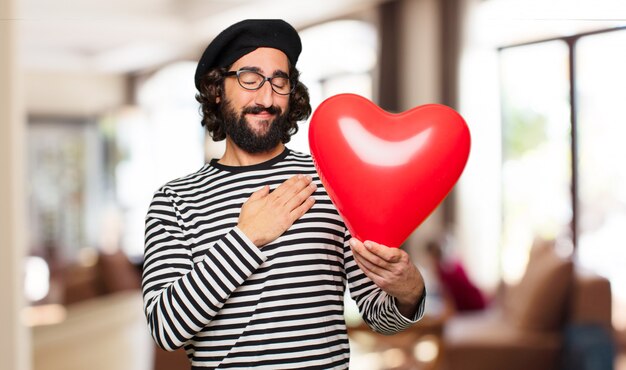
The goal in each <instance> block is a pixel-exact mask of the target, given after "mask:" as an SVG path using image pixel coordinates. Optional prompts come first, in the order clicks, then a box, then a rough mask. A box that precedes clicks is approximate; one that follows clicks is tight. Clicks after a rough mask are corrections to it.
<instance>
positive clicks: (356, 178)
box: [309, 94, 470, 248]
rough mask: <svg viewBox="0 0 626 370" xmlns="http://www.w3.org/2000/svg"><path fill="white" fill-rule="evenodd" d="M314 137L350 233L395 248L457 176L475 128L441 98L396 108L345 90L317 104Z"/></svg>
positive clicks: (317, 157)
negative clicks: (400, 109)
mask: <svg viewBox="0 0 626 370" xmlns="http://www.w3.org/2000/svg"><path fill="white" fill-rule="evenodd" d="M309 145H310V148H311V154H312V155H313V159H314V161H315V166H316V168H317V171H318V173H319V175H320V178H321V180H322V183H323V184H324V187H325V188H326V191H327V192H328V194H329V196H330V198H331V200H332V201H333V203H334V204H335V206H336V207H337V210H338V211H339V213H340V214H341V216H342V217H343V219H344V221H345V223H346V226H347V227H348V229H349V230H350V233H351V234H352V236H353V237H355V238H357V239H359V240H361V241H365V240H372V241H375V242H377V243H380V244H384V245H386V246H388V247H392V248H397V247H400V246H401V245H402V243H403V242H404V241H405V240H406V239H407V238H408V237H409V235H410V234H411V233H412V232H413V230H415V229H416V228H417V226H419V224H421V223H422V221H424V219H426V217H428V215H430V213H431V212H432V211H433V210H434V209H435V208H436V207H437V206H438V205H439V203H441V201H442V200H443V199H444V198H445V197H446V195H447V194H448V192H449V191H450V190H451V189H452V187H453V186H454V184H455V183H456V181H457V180H458V178H459V176H460V175H461V172H463V168H464V167H465V163H466V162H467V158H468V155H469V149H470V134H469V129H468V127H467V124H466V123H465V121H464V120H463V118H462V117H461V116H460V115H459V114H458V113H457V112H456V111H454V110H453V109H451V108H449V107H446V106H444V105H438V104H428V105H423V106H419V107H416V108H413V109H410V110H408V111H406V112H403V113H400V114H392V113H388V112H385V111H384V110H382V109H380V108H379V107H378V106H376V105H375V104H374V103H372V102H371V101H369V100H367V99H365V98H363V97H361V96H358V95H354V94H340V95H335V96H333V97H330V98H328V99H326V100H325V101H324V102H322V104H320V106H319V107H318V108H317V109H316V110H315V112H314V114H313V117H312V118H311V123H310V127H309Z"/></svg>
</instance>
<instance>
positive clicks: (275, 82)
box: [272, 77, 291, 95]
mask: <svg viewBox="0 0 626 370" xmlns="http://www.w3.org/2000/svg"><path fill="white" fill-rule="evenodd" d="M272 89H273V90H274V91H275V92H277V93H278V94H282V95H287V94H289V93H290V92H291V82H290V81H289V79H288V78H287V77H273V78H272Z"/></svg>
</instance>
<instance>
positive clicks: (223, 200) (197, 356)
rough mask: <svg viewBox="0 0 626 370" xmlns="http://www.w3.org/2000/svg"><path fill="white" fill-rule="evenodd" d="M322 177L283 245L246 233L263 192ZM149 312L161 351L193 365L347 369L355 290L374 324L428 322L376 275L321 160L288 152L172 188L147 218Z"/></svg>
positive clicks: (215, 168) (390, 327)
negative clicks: (251, 203) (242, 220)
mask: <svg viewBox="0 0 626 370" xmlns="http://www.w3.org/2000/svg"><path fill="white" fill-rule="evenodd" d="M296 174H306V175H311V176H312V177H313V181H314V183H315V184H316V185H317V186H318V188H317V190H316V191H315V193H314V195H313V196H314V197H315V200H316V202H315V204H314V206H313V208H311V209H310V210H309V211H308V212H307V213H306V214H305V215H304V216H303V217H302V218H300V219H299V220H298V221H296V222H295V223H294V224H293V225H292V226H291V228H289V230H287V231H286V232H285V233H284V234H283V235H282V236H280V237H279V238H278V239H276V240H275V241H273V242H271V243H269V244H267V245H265V246H263V247H262V248H258V247H256V246H255V245H254V244H253V243H252V242H251V241H250V240H249V239H248V238H247V237H246V236H245V235H244V234H243V233H242V232H241V231H240V230H239V228H237V226H236V225H237V220H238V217H239V212H240V209H241V206H242V204H243V203H244V202H245V201H246V200H247V199H248V198H249V197H250V195H251V194H252V193H253V192H254V191H256V190H258V189H260V188H261V187H262V186H263V185H269V186H270V189H275V188H276V187H277V186H278V185H280V184H281V183H283V182H284V181H285V180H287V179H288V178H290V177H291V176H293V175H296ZM145 237H146V244H145V260H144V272H143V282H142V285H143V296H144V310H145V313H146V316H147V320H148V325H149V328H150V331H151V333H152V336H153V337H154V340H155V341H156V343H157V344H158V345H159V346H160V347H162V348H164V349H167V350H173V349H176V348H179V347H181V346H184V348H185V351H186V352H187V355H188V356H189V358H190V360H191V363H192V367H193V368H224V369H233V368H267V369H287V368H288V369H296V368H297V369H304V368H319V369H328V368H340V369H342V368H347V367H348V363H349V355H350V353H349V347H348V336H347V333H346V324H345V321H344V317H343V306H344V290H345V288H346V283H347V284H348V286H349V288H350V294H351V296H352V298H353V299H354V300H355V301H356V302H357V305H358V307H359V310H360V312H361V314H362V316H363V319H364V320H365V322H366V323H367V324H368V325H370V326H371V327H372V328H373V329H374V330H375V331H378V332H381V333H385V334H393V333H396V332H398V331H400V330H403V329H405V328H407V327H408V326H410V325H411V324H412V323H414V322H415V321H417V320H418V319H419V318H420V317H421V316H422V314H423V309H424V299H422V302H421V304H420V307H419V309H418V312H417V313H416V315H415V317H413V318H410V319H407V318H405V317H403V316H402V315H401V314H400V313H399V312H398V309H397V308H396V304H395V299H394V298H393V297H391V296H388V295H387V294H386V293H384V292H383V291H381V290H380V289H379V288H378V287H377V286H376V285H374V283H372V281H371V280H370V279H369V278H367V277H366V276H365V275H364V274H363V273H362V272H361V270H360V269H359V268H358V266H357V265H356V263H355V262H354V260H353V257H352V252H351V250H350V247H349V245H348V241H349V240H350V235H349V232H348V231H347V229H346V227H345V225H344V223H343V221H342V219H341V217H340V216H339V214H338V213H337V211H336V209H335V207H334V206H333V204H332V202H331V201H330V199H329V197H328V195H327V194H326V191H325V190H324V188H323V186H322V184H321V182H320V180H319V177H318V175H317V173H316V171H315V167H314V165H313V161H312V159H311V157H310V156H308V155H304V154H301V153H297V152H294V151H291V150H289V149H286V150H285V151H284V152H283V153H282V154H280V155H279V156H277V157H275V158H273V159H271V160H269V161H267V162H264V163H260V164H257V165H253V166H243V167H230V166H224V165H221V164H219V163H217V160H213V161H212V162H211V163H208V164H206V165H204V166H203V167H202V168H201V169H200V170H199V171H197V172H195V173H193V174H191V175H189V176H186V177H183V178H180V179H177V180H174V181H172V182H169V183H168V184H166V185H164V186H163V187H161V188H160V189H159V190H158V191H157V192H156V193H155V195H154V198H153V200H152V203H151V205H150V209H149V210H148V214H147V216H146V234H145Z"/></svg>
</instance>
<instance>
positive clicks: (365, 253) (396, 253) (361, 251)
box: [350, 238, 404, 270]
mask: <svg viewBox="0 0 626 370" xmlns="http://www.w3.org/2000/svg"><path fill="white" fill-rule="evenodd" d="M350 245H351V246H352V249H353V251H354V252H356V253H357V254H358V255H359V256H360V257H361V258H362V259H365V260H367V261H368V262H369V263H371V264H372V265H375V266H378V267H380V268H383V269H385V270H392V269H393V266H394V265H395V264H397V263H398V262H400V261H401V260H402V257H403V255H402V254H403V253H404V251H402V250H401V249H396V248H388V247H386V246H384V245H382V244H378V243H374V242H372V241H366V242H365V243H361V242H360V241H359V240H357V239H355V238H352V239H351V240H350Z"/></svg>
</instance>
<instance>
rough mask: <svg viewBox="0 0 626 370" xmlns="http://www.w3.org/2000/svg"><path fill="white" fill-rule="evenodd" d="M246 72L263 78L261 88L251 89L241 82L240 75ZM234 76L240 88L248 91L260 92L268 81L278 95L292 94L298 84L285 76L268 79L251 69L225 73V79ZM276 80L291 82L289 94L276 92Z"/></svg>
mask: <svg viewBox="0 0 626 370" xmlns="http://www.w3.org/2000/svg"><path fill="white" fill-rule="evenodd" d="M244 72H246V73H254V74H256V75H258V76H260V77H261V78H262V80H261V83H260V84H259V86H257V87H254V88H250V87H249V86H244V85H243V84H242V83H241V80H240V79H239V75H240V74H242V73H244ZM232 76H236V77H237V82H238V83H239V86H241V87H243V88H244V89H246V90H248V91H257V90H259V89H260V88H262V87H263V85H265V82H266V81H268V82H269V83H270V86H271V88H272V91H273V92H275V93H276V94H278V95H289V94H291V93H292V92H293V90H294V89H295V87H296V84H294V83H293V81H292V80H291V78H289V77H285V76H272V77H266V76H264V75H262V74H261V73H259V72H257V71H254V70H251V69H239V70H237V71H228V72H226V73H224V77H232ZM274 78H286V79H287V80H288V81H289V85H290V87H289V92H287V93H282V92H278V91H276V89H275V87H276V86H274V84H273V83H272V79H274Z"/></svg>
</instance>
